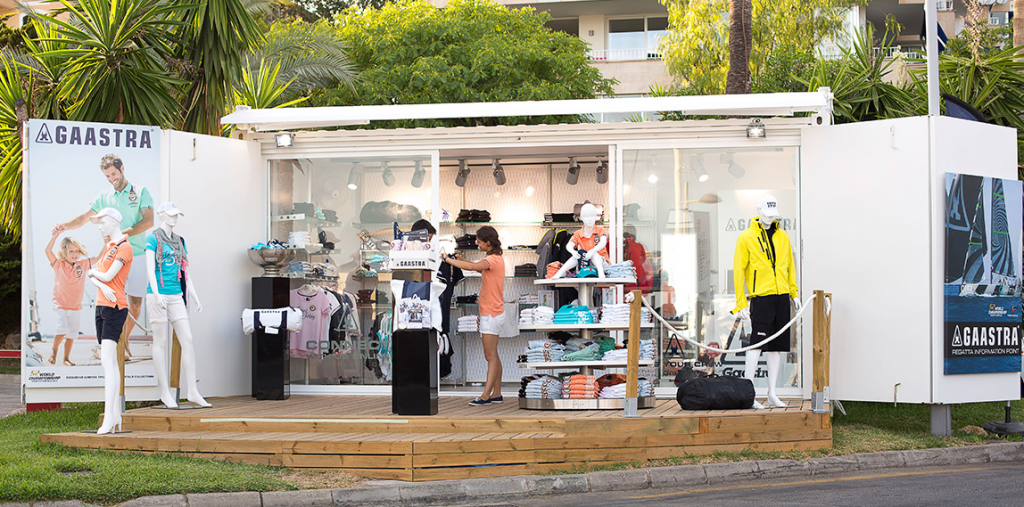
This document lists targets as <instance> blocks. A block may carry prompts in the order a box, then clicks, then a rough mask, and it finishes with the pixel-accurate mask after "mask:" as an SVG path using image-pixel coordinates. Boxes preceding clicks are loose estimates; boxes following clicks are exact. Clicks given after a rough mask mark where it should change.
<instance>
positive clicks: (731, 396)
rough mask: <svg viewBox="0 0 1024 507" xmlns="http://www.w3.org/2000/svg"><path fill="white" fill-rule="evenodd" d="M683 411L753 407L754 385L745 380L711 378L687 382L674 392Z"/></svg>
mask: <svg viewBox="0 0 1024 507" xmlns="http://www.w3.org/2000/svg"><path fill="white" fill-rule="evenodd" d="M676 401H678V402H679V406H680V407H681V408H682V409H683V410H731V409H738V408H750V407H752V406H754V383H753V382H751V381H750V380H748V379H745V378H739V377H719V376H711V377H707V378H697V379H693V380H688V381H686V382H684V383H683V385H681V386H679V389H678V390H677V391H676Z"/></svg>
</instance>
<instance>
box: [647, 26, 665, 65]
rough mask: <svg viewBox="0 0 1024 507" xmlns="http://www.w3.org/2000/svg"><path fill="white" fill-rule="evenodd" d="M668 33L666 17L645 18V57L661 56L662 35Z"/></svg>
mask: <svg viewBox="0 0 1024 507" xmlns="http://www.w3.org/2000/svg"><path fill="white" fill-rule="evenodd" d="M666 35H668V18H647V57H648V58H661V50H660V49H659V48H658V46H659V45H661V39H662V37H665V36H666Z"/></svg>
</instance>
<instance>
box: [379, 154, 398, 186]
mask: <svg viewBox="0 0 1024 507" xmlns="http://www.w3.org/2000/svg"><path fill="white" fill-rule="evenodd" d="M380 170H381V173H380V177H381V178H382V179H383V180H384V184H385V185H387V186H389V187H390V186H391V185H394V184H395V174H394V173H392V172H391V168H390V167H388V161H387V160H385V161H383V162H381V163H380Z"/></svg>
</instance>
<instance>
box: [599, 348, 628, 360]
mask: <svg viewBox="0 0 1024 507" xmlns="http://www.w3.org/2000/svg"><path fill="white" fill-rule="evenodd" d="M628 357H629V354H628V353H627V351H626V349H615V350H609V351H608V352H605V353H604V356H602V357H601V360H602V361H625V360H626V359H627V358H628Z"/></svg>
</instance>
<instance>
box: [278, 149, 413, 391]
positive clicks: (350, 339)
mask: <svg viewBox="0 0 1024 507" xmlns="http://www.w3.org/2000/svg"><path fill="white" fill-rule="evenodd" d="M430 195H431V181H430V157H429V156H422V157H362V158H329V159H328V158H314V159H308V158H303V159H286V160H272V161H270V205H271V206H270V213H271V217H270V222H271V223H270V239H276V240H278V241H281V242H284V243H291V244H299V243H305V244H306V246H305V247H304V248H301V249H300V251H299V253H298V255H297V256H296V258H295V259H294V260H293V262H292V263H291V265H290V266H288V268H286V270H287V271H288V276H289V277H291V278H293V280H292V284H291V286H292V290H293V295H294V294H295V291H301V290H303V287H305V289H307V290H306V291H305V292H303V294H307V295H308V294H312V293H313V292H315V291H312V290H311V289H313V288H317V289H319V290H321V291H324V293H325V295H326V296H328V297H330V298H331V299H337V297H336V296H332V295H331V294H337V295H339V296H342V299H344V298H345V295H346V293H347V294H348V299H350V300H351V301H355V304H354V308H347V310H348V312H349V313H348V314H345V313H342V314H341V315H339V314H338V313H336V312H337V311H338V308H336V307H335V302H332V301H331V299H328V300H327V301H328V302H329V303H330V307H329V312H328V315H326V316H325V318H324V321H325V322H326V323H324V321H316V322H318V324H320V329H322V331H320V329H318V330H317V332H315V333H313V334H302V335H301V338H299V340H298V341H296V339H295V338H294V337H293V338H292V340H293V341H292V343H291V347H290V350H291V353H290V355H291V357H292V359H291V361H292V363H291V365H290V369H291V376H292V378H291V382H292V383H293V384H304V385H336V384H364V385H367V384H368V385H373V384H387V383H389V381H390V378H391V376H390V372H389V368H388V364H389V361H388V360H387V356H386V354H384V353H382V350H383V351H386V350H387V347H388V343H387V335H386V333H385V335H384V336H383V337H382V336H381V335H380V334H378V332H377V331H378V330H379V328H380V322H381V320H382V319H383V318H385V317H386V314H387V312H388V311H389V310H390V304H389V302H388V298H389V297H390V296H389V294H390V290H389V288H388V287H387V282H389V281H390V280H391V270H390V269H389V267H388V262H387V259H388V251H389V246H390V245H389V243H387V241H388V240H389V239H391V238H393V234H394V233H393V230H392V222H394V221H397V222H399V223H400V224H402V225H406V226H407V225H410V224H411V223H412V222H413V221H415V220H418V219H419V218H421V217H424V215H425V214H426V213H427V210H428V209H429V207H430ZM323 301H324V300H323V299H322V298H319V299H318V300H317V302H318V303H322V302H323ZM311 303H312V301H311ZM310 306H312V305H310ZM308 307H309V306H307V307H306V308H308ZM304 309H305V308H304ZM319 309H320V310H322V309H323V306H322V305H321V306H319ZM343 310H344V309H343ZM304 326H305V325H304ZM304 329H305V327H304Z"/></svg>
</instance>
